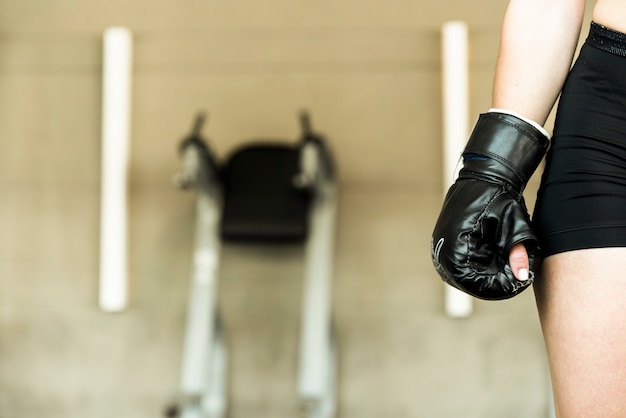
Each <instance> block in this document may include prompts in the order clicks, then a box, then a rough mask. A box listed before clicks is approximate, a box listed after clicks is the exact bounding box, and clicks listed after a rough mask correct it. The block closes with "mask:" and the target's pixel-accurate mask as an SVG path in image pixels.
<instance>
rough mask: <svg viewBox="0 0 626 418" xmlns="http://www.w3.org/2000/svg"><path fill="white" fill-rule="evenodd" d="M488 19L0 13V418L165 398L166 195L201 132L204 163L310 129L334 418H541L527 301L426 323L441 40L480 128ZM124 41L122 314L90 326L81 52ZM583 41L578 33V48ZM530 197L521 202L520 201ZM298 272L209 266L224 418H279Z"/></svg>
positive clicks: (140, 4) (373, 10)
mask: <svg viewBox="0 0 626 418" xmlns="http://www.w3.org/2000/svg"><path fill="white" fill-rule="evenodd" d="M506 4H507V2H505V1H500V0H485V1H481V2H472V1H467V0H415V1H400V0H398V1H379V0H359V1H356V0H333V1H331V0H321V1H295V2H294V1H286V0H269V1H265V2H258V1H251V0H230V1H223V0H202V1H201V0H180V1H176V2H174V1H171V0H167V1H166V0H150V1H147V0H135V1H127V0H108V1H102V0H81V1H76V0H3V1H2V2H0V144H1V148H0V150H1V152H0V196H1V198H0V418H35V417H36V418H71V417H81V418H105V417H106V418H111V417H116V418H148V417H158V416H161V415H162V411H163V409H164V407H165V405H166V404H167V403H168V402H169V401H170V400H171V399H172V397H173V396H175V395H176V393H177V390H178V383H179V372H180V362H181V360H180V359H181V347H182V341H183V333H184V324H185V313H186V311H185V310H186V305H187V292H188V286H189V276H190V269H191V256H192V247H193V225H194V219H195V206H194V194H193V193H184V192H181V191H180V190H178V189H176V188H175V187H174V186H173V185H172V176H173V175H174V174H175V173H176V172H177V171H178V170H179V168H180V160H179V158H178V154H177V147H178V144H179V141H180V140H181V139H182V138H183V137H184V136H185V135H186V134H187V133H188V132H189V129H190V127H191V122H192V118H193V116H194V115H195V113H196V112H197V111H198V110H205V111H206V112H207V114H208V121H207V123H206V126H205V128H204V133H205V134H206V135H207V136H208V137H209V138H210V144H211V146H212V147H213V149H214V150H215V152H216V154H217V155H218V157H220V158H222V157H225V156H226V155H228V153H229V152H230V151H231V150H232V149H233V148H234V147H236V146H237V145H239V144H242V143H245V142H247V141H249V140H251V139H254V138H285V139H288V140H289V139H294V140H295V139H297V138H298V137H299V135H300V127H299V125H298V119H297V115H298V112H299V111H300V109H302V108H306V109H308V110H309V111H310V113H311V116H312V121H313V126H314V127H315V128H316V130H317V131H319V132H320V133H323V134H325V135H326V136H327V138H328V140H329V144H330V145H331V147H332V148H333V150H334V154H335V158H336V160H337V164H338V167H339V172H340V201H339V208H340V209H339V216H338V230H337V245H336V261H335V271H334V278H333V283H332V291H333V302H332V306H333V318H334V322H335V326H336V330H337V334H338V350H339V353H338V354H339V362H338V373H339V380H338V388H337V396H338V404H339V413H338V417H339V418H374V417H376V418H380V417H396V418H402V417H411V418H422V417H423V418H438V417H441V418H456V417H462V418H502V417H506V418H516V417H520V418H521V417H528V418H536V417H545V416H547V415H548V398H549V396H548V394H549V381H548V372H547V364H546V359H545V354H544V348H543V342H542V338H541V331H540V327H539V322H538V318H537V314H536V311H535V308H534V299H533V294H532V291H528V292H525V293H524V294H522V295H520V296H518V297H517V298H515V299H513V300H509V301H506V302H480V301H476V302H475V305H474V312H473V314H472V315H471V316H470V317H469V318H466V319H452V318H449V317H447V316H446V315H445V312H444V287H443V284H442V282H441V281H440V279H439V278H438V276H437V275H436V273H435V271H434V269H433V268H432V266H431V262H430V256H429V244H430V233H431V229H432V227H433V225H434V221H435V218H436V216H437V213H438V211H439V207H440V203H441V200H442V175H441V159H442V151H441V147H442V145H441V138H442V117H443V116H442V111H441V108H442V100H441V51H440V46H441V33H440V28H441V25H442V24H443V23H444V22H446V21H449V20H458V19H461V20H464V21H465V22H467V24H468V25H469V34H470V89H471V96H470V97H471V100H470V112H471V115H470V120H471V121H472V122H473V121H474V120H475V119H476V117H477V116H478V114H479V113H480V112H483V111H485V110H486V109H488V107H489V105H490V97H491V79H492V76H493V71H494V65H495V60H496V54H497V47H498V43H499V32H500V22H501V19H502V16H503V13H504V11H505V8H506ZM113 25H122V26H126V27H128V28H129V29H130V30H131V31H132V32H133V36H134V53H133V60H134V70H133V88H132V95H133V102H132V130H131V160H130V176H129V181H130V186H129V211H130V212H129V222H130V223H129V228H130V230H129V234H130V235H129V239H130V241H129V244H130V247H129V263H130V265H129V281H130V296H131V299H130V305H129V308H128V309H127V310H126V311H124V312H122V313H118V314H110V313H104V312H102V311H101V310H100V309H99V308H98V303H97V294H98V251H99V250H98V246H99V210H100V207H99V204H100V203H99V199H100V153H101V148H100V147H101V106H102V105H101V101H102V32H103V30H104V29H105V28H106V27H108V26H113ZM585 30H586V29H585ZM535 185H536V180H534V181H533V183H532V184H531V186H530V187H529V190H528V192H529V193H528V199H529V205H530V206H531V207H532V204H533V201H534V197H533V194H534V188H535ZM301 258H302V252H301V251H300V250H298V249H291V248H278V249H277V248H253V247H234V246H226V247H225V248H224V251H223V255H222V258H221V261H222V266H221V276H220V291H219V304H220V307H221V310H222V313H223V320H224V322H225V325H226V327H227V329H228V333H229V337H228V338H229V342H230V344H231V352H230V356H231V369H230V372H229V377H230V400H231V414H230V416H231V417H234V418H246V417H262V418H282V417H292V416H294V413H293V411H294V403H295V396H296V363H297V350H298V338H299V327H300V322H299V321H300V310H301V299H302V280H301Z"/></svg>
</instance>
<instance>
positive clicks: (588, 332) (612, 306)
mask: <svg viewBox="0 0 626 418" xmlns="http://www.w3.org/2000/svg"><path fill="white" fill-rule="evenodd" d="M535 294H536V298H537V306H538V308H539V316H540V319H541V325H542V329H543V333H544V338H545V342H546V347H547V351H548V357H549V360H550V361H549V362H550V371H551V376H552V384H553V391H554V397H555V407H556V409H557V414H558V415H557V416H558V417H562V418H578V417H580V418H595V417H597V418H613V417H615V418H617V417H620V418H622V417H626V248H620V247H617V248H596V249H585V250H577V251H570V252H565V253H560V254H557V255H553V256H550V257H548V258H546V259H545V260H544V262H543V266H542V273H541V275H540V277H538V279H537V280H536V284H535Z"/></svg>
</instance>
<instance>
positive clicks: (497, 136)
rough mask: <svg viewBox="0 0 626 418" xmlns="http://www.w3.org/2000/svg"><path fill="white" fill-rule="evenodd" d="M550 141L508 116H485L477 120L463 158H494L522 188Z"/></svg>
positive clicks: (533, 128) (515, 118)
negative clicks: (512, 175)
mask: <svg viewBox="0 0 626 418" xmlns="http://www.w3.org/2000/svg"><path fill="white" fill-rule="evenodd" d="M549 144H550V141H549V140H548V138H547V137H546V136H545V135H544V134H543V133H542V132H541V131H539V130H538V129H537V128H535V127H534V126H533V125H531V124H529V123H528V122H525V121H524V120H522V119H520V118H518V117H516V116H513V115H510V114H505V113H493V112H491V113H483V114H481V115H480V117H479V118H478V121H477V122H476V126H475V127H474V131H473V132H472V135H471V136H470V138H469V141H468V143H467V146H466V147H465V151H464V154H478V155H482V156H485V157H489V158H492V159H494V160H496V161H498V162H499V163H500V164H502V165H504V166H505V167H506V168H508V169H509V170H510V171H511V172H513V174H515V176H517V179H511V180H514V181H515V182H517V181H521V182H522V184H526V183H528V180H529V179H530V177H531V176H532V174H533V173H534V172H535V170H536V169H537V167H538V166H539V163H540V162H541V160H542V159H543V156H544V155H545V154H546V152H547V150H548V146H549Z"/></svg>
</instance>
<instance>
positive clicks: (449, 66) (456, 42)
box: [441, 21, 472, 318]
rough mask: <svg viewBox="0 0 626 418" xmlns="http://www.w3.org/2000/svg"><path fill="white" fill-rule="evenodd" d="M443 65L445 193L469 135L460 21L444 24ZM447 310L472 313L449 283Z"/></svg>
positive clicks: (464, 41)
mask: <svg viewBox="0 0 626 418" xmlns="http://www.w3.org/2000/svg"><path fill="white" fill-rule="evenodd" d="M441 35H442V54H441V55H442V68H443V123H444V126H443V135H444V137H443V187H444V193H445V192H446V191H447V190H448V188H449V187H450V186H451V185H452V183H453V182H454V180H455V178H456V176H457V173H456V170H457V168H458V167H459V166H460V163H459V159H460V157H461V153H462V152H463V149H464V148H465V143H466V142H467V136H468V134H469V124H468V118H469V74H468V73H469V69H468V63H469V59H468V29H467V24H465V23H464V22H459V21H452V22H446V23H444V25H443V26H442V30H441ZM445 298H446V300H445V309H446V313H447V314H448V315H449V316H451V317H455V318H459V317H467V316H469V315H470V314H471V313H472V299H471V297H470V296H468V295H466V294H465V293H462V292H461V291H459V290H457V289H455V288H453V287H452V286H446V296H445Z"/></svg>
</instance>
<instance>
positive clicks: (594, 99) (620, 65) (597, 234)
mask: <svg viewBox="0 0 626 418" xmlns="http://www.w3.org/2000/svg"><path fill="white" fill-rule="evenodd" d="M533 223H534V227H535V230H536V232H537V235H538V237H539V244H540V247H541V252H542V255H543V256H544V257H547V256H549V255H552V254H556V253H560V252H564V251H570V250H577V249H583V248H599V247H626V34H623V33H620V32H615V31H613V30H611V29H608V28H605V27H603V26H600V25H597V24H595V23H592V25H591V29H590V32H589V36H588V38H587V40H586V42H585V44H584V45H583V47H582V49H581V51H580V54H579V56H578V58H577V60H576V62H575V64H574V66H573V67H572V70H571V71H570V74H569V76H568V78H567V81H566V83H565V85H564V87H563V91H562V94H561V99H560V101H559V106H558V110H557V116H556V121H555V126H554V136H553V138H552V144H551V148H550V150H549V151H548V155H547V157H546V168H545V171H544V173H543V176H542V179H541V186H540V188H539V194H538V197H537V203H536V205H535V212H534V216H533Z"/></svg>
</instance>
